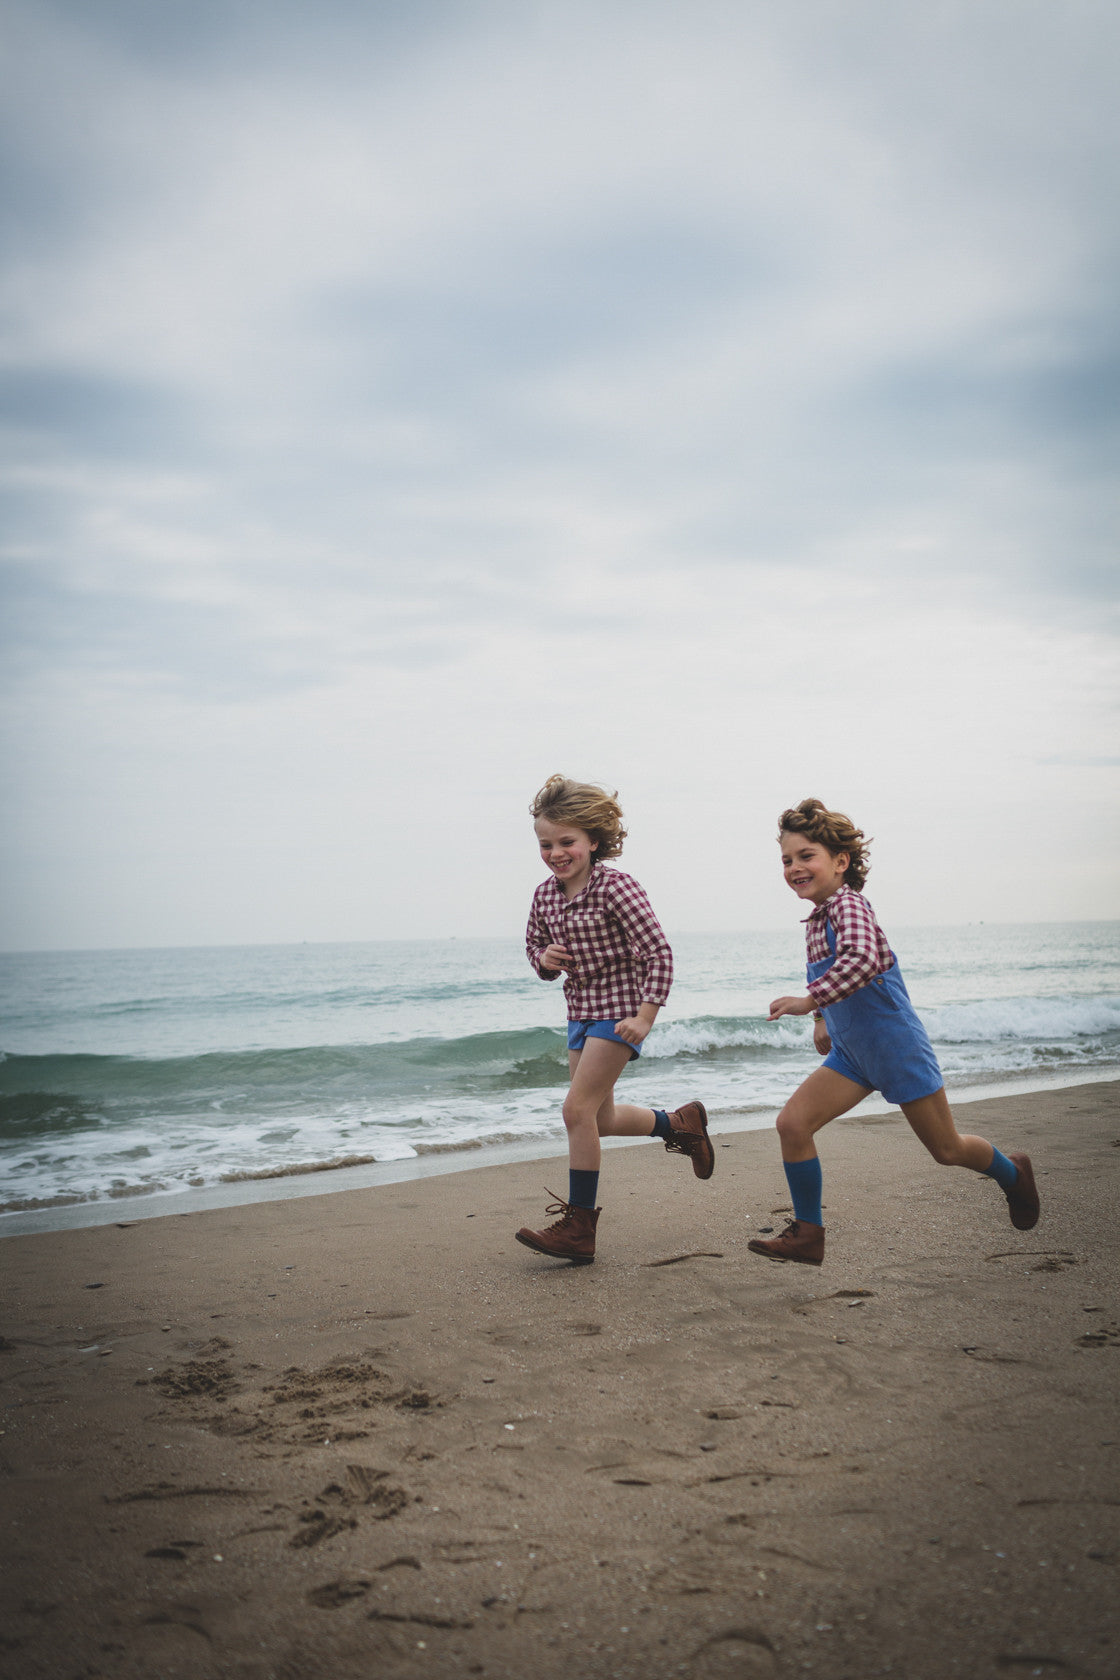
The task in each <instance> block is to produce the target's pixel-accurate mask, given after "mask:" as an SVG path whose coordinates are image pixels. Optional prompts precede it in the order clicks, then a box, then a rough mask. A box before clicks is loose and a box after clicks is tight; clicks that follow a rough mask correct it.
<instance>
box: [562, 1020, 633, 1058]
mask: <svg viewBox="0 0 1120 1680" xmlns="http://www.w3.org/2000/svg"><path fill="white" fill-rule="evenodd" d="M589 1038H605V1039H607V1040H608V1041H609V1042H610V1043H611V1044H624V1045H626V1048H627V1050H629V1052H630V1058H631V1060H633V1059H634V1058H635V1057H636V1056H640V1055H641V1053H642V1051H641V1046H640V1045H637V1044H626V1040H625V1039H624V1038H619V1036H618V1034H617V1033H616V1032H615V1030H614V1022H613V1021H569V1022H568V1049H569V1050H582V1049H583V1047H584V1045H585V1044H586V1043H587V1040H588V1039H589Z"/></svg>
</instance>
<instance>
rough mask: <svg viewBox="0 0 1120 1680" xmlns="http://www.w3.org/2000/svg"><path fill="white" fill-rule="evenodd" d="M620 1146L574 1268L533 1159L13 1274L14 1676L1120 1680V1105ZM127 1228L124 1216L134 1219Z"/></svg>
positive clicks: (1100, 1095) (25, 1252)
mask: <svg viewBox="0 0 1120 1680" xmlns="http://www.w3.org/2000/svg"><path fill="white" fill-rule="evenodd" d="M960 1107H961V1115H960V1119H961V1122H962V1125H963V1126H964V1128H965V1129H967V1130H976V1131H980V1132H982V1133H983V1134H984V1135H987V1136H990V1137H991V1138H992V1139H993V1140H994V1141H997V1142H999V1143H1000V1145H1001V1146H1003V1147H1007V1148H1010V1149H1024V1150H1026V1151H1027V1152H1028V1153H1030V1154H1031V1155H1032V1157H1033V1160H1034V1164H1035V1173H1036V1178H1037V1181H1038V1184H1039V1190H1040V1194H1041V1198H1042V1208H1043V1216H1042V1220H1041V1222H1040V1224H1039V1225H1038V1227H1037V1228H1036V1229H1035V1230H1033V1231H1028V1232H1020V1231H1016V1230H1015V1229H1014V1228H1013V1227H1012V1226H1011V1225H1010V1223H1009V1221H1008V1218H1007V1211H1006V1204H1005V1203H1004V1200H1003V1198H1002V1196H1001V1195H1000V1193H999V1191H998V1189H997V1187H996V1186H995V1185H994V1184H993V1183H992V1182H991V1181H990V1180H988V1179H986V1178H984V1177H982V1176H981V1175H977V1174H972V1173H966V1172H960V1171H953V1170H950V1169H947V1168H942V1167H938V1166H937V1165H936V1164H935V1163H933V1161H932V1160H931V1159H930V1157H929V1156H928V1155H927V1154H926V1153H925V1151H924V1150H923V1149H922V1148H921V1146H920V1145H919V1144H918V1143H917V1142H916V1140H915V1139H914V1138H913V1136H912V1134H911V1133H910V1131H909V1128H908V1127H907V1126H906V1123H905V1121H904V1120H903V1119H902V1117H901V1115H899V1114H898V1113H897V1111H895V1112H893V1113H892V1112H887V1113H883V1114H874V1113H871V1112H869V1111H868V1110H867V1109H860V1110H857V1111H855V1113H853V1114H852V1115H851V1116H850V1117H849V1118H848V1120H847V1121H846V1123H845V1124H843V1125H839V1126H832V1127H829V1128H828V1132H827V1136H826V1140H825V1142H824V1151H823V1153H824V1158H825V1205H826V1210H827V1211H826V1215H825V1218H826V1225H827V1230H828V1247H827V1251H826V1256H825V1263H824V1265H823V1267H822V1268H820V1269H819V1270H818V1269H816V1268H811V1267H805V1266H776V1265H773V1264H771V1263H769V1262H767V1261H765V1260H763V1259H761V1258H759V1257H758V1256H755V1255H752V1254H750V1253H749V1251H748V1249H747V1242H748V1239H749V1238H750V1236H751V1235H752V1234H754V1233H755V1232H757V1231H759V1230H764V1229H766V1228H767V1227H772V1226H774V1225H777V1224H780V1222H781V1218H782V1216H783V1214H784V1212H785V1211H786V1203H787V1193H786V1190H785V1186H784V1182H783V1179H782V1174H781V1166H780V1161H779V1159H778V1154H777V1150H776V1148H775V1146H774V1140H773V1138H772V1137H771V1136H770V1135H769V1134H768V1133H764V1132H762V1131H751V1132H732V1131H728V1132H724V1133H721V1134H719V1135H718V1136H717V1140H716V1141H717V1151H716V1153H717V1165H716V1172H715V1174H714V1176H713V1178H712V1179H711V1180H709V1181H707V1182H705V1183H700V1182H699V1181H697V1180H696V1179H695V1177H694V1176H693V1174H692V1171H691V1168H690V1166H689V1163H688V1162H687V1160H684V1159H682V1158H680V1157H675V1156H667V1155H666V1154H665V1152H664V1151H663V1150H661V1149H644V1150H643V1149H639V1148H633V1147H630V1148H626V1149H624V1150H621V1151H619V1152H618V1153H617V1154H616V1155H614V1157H613V1158H612V1160H611V1164H610V1172H609V1175H608V1180H607V1182H606V1183H605V1185H604V1195H603V1201H604V1208H603V1213H602V1217H601V1220H600V1224H599V1252H598V1254H597V1257H596V1263H595V1264H594V1265H593V1266H590V1267H584V1268H572V1267H569V1266H563V1265H557V1264H555V1263H554V1262H551V1261H548V1260H546V1259H544V1258H542V1257H541V1256H539V1255H536V1254H533V1253H531V1252H530V1251H528V1250H525V1249H523V1248H522V1247H520V1245H518V1244H517V1243H516V1242H515V1241H514V1240H513V1232H514V1231H515V1230H516V1228H517V1226H518V1225H519V1224H522V1223H525V1222H534V1223H537V1222H539V1221H540V1218H541V1216H542V1213H543V1207H544V1197H543V1195H542V1191H541V1185H540V1174H539V1172H538V1170H537V1167H536V1163H535V1162H514V1163H510V1164H506V1165H503V1166H497V1167H486V1168H483V1169H481V1170H479V1171H471V1172H469V1173H458V1174H456V1173H450V1174H444V1175H439V1176H432V1177H429V1178H425V1179H423V1180H417V1181H415V1182H412V1183H399V1182H398V1183H396V1184H389V1185H383V1186H380V1187H376V1188H372V1189H368V1190H367V1189H361V1190H351V1191H349V1192H344V1193H341V1194H332V1195H324V1196H320V1197H318V1198H317V1199H316V1198H314V1197H311V1198H307V1199H302V1200H298V1201H287V1202H284V1201H262V1202H258V1203H254V1204H243V1205H239V1206H233V1207H226V1208H216V1209H212V1210H210V1211H197V1212H190V1213H184V1214H183V1215H182V1217H180V1218H178V1219H164V1220H153V1219H148V1220H128V1219H127V1218H122V1219H121V1220H119V1221H117V1222H116V1223H115V1224H114V1225H112V1226H99V1227H87V1228H84V1229H77V1230H65V1231H53V1232H43V1233H39V1234H34V1235H28V1236H17V1237H13V1239H12V1240H11V1242H10V1243H8V1244H6V1245H5V1246H4V1250H3V1254H4V1262H5V1280H6V1285H7V1288H6V1292H5V1293H6V1299H5V1309H4V1310H5V1318H4V1322H3V1324H2V1325H0V1332H2V1334H0V1379H2V1380H3V1382H4V1388H5V1407H4V1421H3V1425H2V1429H3V1434H2V1436H0V1464H2V1468H3V1473H4V1485H5V1515H6V1522H5V1524H4V1535H5V1537H6V1540H7V1554H6V1557H5V1563H4V1568H3V1570H0V1596H2V1598H3V1601H4V1608H3V1616H4V1632H3V1645H4V1650H5V1657H6V1659H7V1664H8V1670H9V1672H11V1673H13V1675H15V1674H18V1675H19V1680H55V1677H56V1676H58V1675H60V1674H64V1675H69V1674H77V1673H83V1674H87V1673H96V1674H98V1675H100V1676H101V1677H102V1680H151V1676H152V1675H158V1676H160V1677H161V1680H296V1677H297V1676H298V1677H299V1680H369V1676H370V1675H371V1674H376V1675H378V1676H379V1677H381V1680H451V1677H452V1676H459V1675H463V1674H480V1675H483V1676H484V1677H485V1680H524V1676H525V1675H527V1674H531V1675H534V1676H535V1677H537V1680H571V1676H573V1675H579V1676H580V1680H680V1677H682V1676H683V1677H684V1680H806V1677H808V1680H812V1677H813V1676H814V1675H820V1676H822V1677H823V1676H828V1680H872V1677H878V1676H884V1677H888V1680H893V1677H896V1676H898V1675H905V1676H906V1680H1005V1677H1006V1675H1007V1674H1008V1673H1009V1672H1011V1673H1015V1672H1021V1673H1025V1674H1029V1673H1034V1672H1038V1671H1041V1673H1042V1675H1043V1676H1044V1677H1045V1676H1046V1675H1054V1674H1063V1673H1070V1674H1077V1675H1080V1676H1082V1677H1084V1680H1111V1677H1112V1676H1114V1675H1115V1673H1116V1666H1117V1659H1118V1657H1120V1592H1118V1591H1117V1586H1118V1575H1120V1430H1118V1428H1117V1420H1116V1393H1117V1375H1118V1366H1117V1361H1118V1359H1120V1308H1118V1306H1117V1302H1118V1301H1120V1081H1112V1082H1110V1083H1108V1084H1103V1083H1096V1084H1080V1085H1076V1086H1071V1087H1065V1088H1064V1089H1062V1090H1057V1091H1046V1092H1036V1093H1033V1094H1030V1095H1021V1096H1017V1097H1015V1098H1006V1097H1004V1098H998V1097H988V1098H986V1099H984V1100H982V1101H980V1102H976V1103H971V1104H967V1105H965V1104H963V1103H962V1104H961V1105H960ZM119 1211H120V1212H121V1213H122V1214H125V1215H126V1214H127V1211H128V1210H127V1208H121V1209H120V1210H119Z"/></svg>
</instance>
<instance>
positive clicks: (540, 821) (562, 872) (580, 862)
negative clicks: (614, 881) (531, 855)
mask: <svg viewBox="0 0 1120 1680" xmlns="http://www.w3.org/2000/svg"><path fill="white" fill-rule="evenodd" d="M533 827H534V828H535V829H536V831H537V843H538V845H539V846H540V849H541V857H542V858H543V859H544V861H545V863H547V865H548V867H549V868H550V869H551V871H552V873H553V874H554V875H555V877H556V879H557V880H558V881H559V882H560V884H561V886H562V887H563V888H564V891H565V893H566V894H567V896H568V897H569V898H572V897H574V895H575V894H576V893H578V892H580V891H581V890H582V889H583V888H584V887H585V886H586V885H587V880H588V877H589V876H590V874H591V868H592V865H593V864H594V862H595V852H596V849H597V845H598V842H597V841H595V840H592V838H591V836H590V834H588V833H587V832H586V831H585V830H584V829H582V828H575V827H573V825H572V824H571V823H556V822H550V821H549V819H548V818H547V817H538V818H537V820H536V822H535V823H534V824H533Z"/></svg>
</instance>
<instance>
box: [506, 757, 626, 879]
mask: <svg viewBox="0 0 1120 1680" xmlns="http://www.w3.org/2000/svg"><path fill="white" fill-rule="evenodd" d="M529 814H530V815H531V817H532V818H533V821H534V822H536V820H537V818H538V817H544V818H545V819H546V821H548V822H553V823H570V824H571V825H572V827H573V828H582V829H583V832H584V833H585V834H588V835H590V837H591V839H592V840H593V841H595V862H596V863H601V862H602V861H603V859H604V858H613V857H618V856H619V854H620V853H621V851H622V842H623V841H624V840H625V839H626V830H625V829H624V828H623V826H622V807H621V805H620V804H619V803H618V794H617V793H608V792H607V790H606V789H605V788H601V787H597V786H596V785H595V783H594V782H574V781H573V780H572V778H571V777H570V776H560V775H556V776H550V777H549V778H548V780H547V782H546V783H545V784H544V786H543V787H542V788H541V790H540V791H539V793H537V795H536V796H535V798H534V800H533V803H532V804H531V805H530V807H529Z"/></svg>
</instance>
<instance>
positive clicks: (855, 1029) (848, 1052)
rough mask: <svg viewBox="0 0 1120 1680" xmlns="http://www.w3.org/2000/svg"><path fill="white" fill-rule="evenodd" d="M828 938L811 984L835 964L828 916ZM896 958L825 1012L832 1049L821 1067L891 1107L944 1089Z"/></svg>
mask: <svg viewBox="0 0 1120 1680" xmlns="http://www.w3.org/2000/svg"><path fill="white" fill-rule="evenodd" d="M825 937H826V938H827V940H828V948H829V950H830V951H831V953H832V955H831V956H830V957H825V958H823V959H822V960H821V961H820V962H813V963H809V964H807V966H806V972H807V974H808V977H809V979H810V980H819V979H820V977H821V975H822V974H827V973H828V970H829V969H830V968H831V967H832V965H833V963H834V962H835V961H836V935H835V933H834V932H833V931H832V923H831V922H830V921H829V920H828V919H827V917H826V919H825ZM891 956H892V957H894V962H893V964H892V965H891V967H890V968H888V969H887V971H886V973H885V974H877V975H876V976H875V978H874V980H871V981H869V982H868V984H867V985H866V986H861V987H860V988H859V990H858V991H855V992H852V993H850V995H849V996H848V997H846V998H841V1000H840V1002H839V1003H830V1004H828V1005H827V1006H826V1007H825V1008H824V1010H823V1011H822V1013H823V1015H824V1022H825V1026H826V1027H827V1028H828V1036H829V1037H830V1038H831V1040H832V1049H831V1050H830V1051H829V1053H828V1055H827V1056H826V1057H825V1059H824V1061H823V1063H822V1064H821V1065H822V1066H823V1067H826V1068H832V1070H833V1072H834V1073H840V1074H843V1076H844V1078H845V1079H851V1080H854V1081H855V1083H856V1084H857V1085H866V1086H867V1087H868V1089H869V1090H872V1091H881V1092H882V1094H883V1096H884V1097H886V1099H887V1101H888V1102H890V1103H909V1102H917V1101H918V1099H919V1098H920V1097H930V1096H932V1095H933V1093H934V1092H935V1091H939V1090H940V1089H941V1087H942V1085H943V1084H944V1083H945V1081H944V1080H943V1079H942V1077H941V1069H940V1067H939V1066H938V1065H937V1057H936V1056H935V1055H934V1053H933V1046H932V1044H931V1043H930V1041H929V1034H928V1033H927V1032H926V1029H925V1027H923V1025H922V1023H921V1021H920V1020H919V1018H918V1015H917V1012H916V1010H915V1008H914V1005H913V1004H912V1003H911V1001H910V994H909V992H908V991H907V990H906V982H905V981H904V980H903V978H902V971H901V969H900V968H899V966H898V958H897V957H895V956H894V952H893V951H892V952H891Z"/></svg>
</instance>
